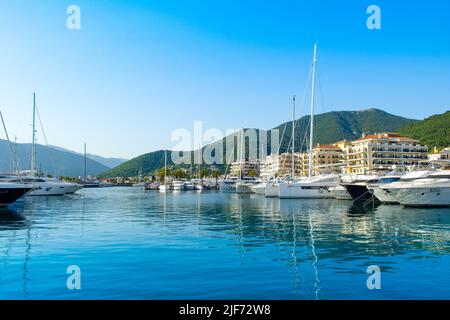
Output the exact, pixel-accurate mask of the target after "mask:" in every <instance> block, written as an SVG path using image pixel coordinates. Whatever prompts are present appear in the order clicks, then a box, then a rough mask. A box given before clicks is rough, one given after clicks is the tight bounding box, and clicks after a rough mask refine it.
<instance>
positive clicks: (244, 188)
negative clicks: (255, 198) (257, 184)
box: [236, 183, 255, 194]
mask: <svg viewBox="0 0 450 320" xmlns="http://www.w3.org/2000/svg"><path fill="white" fill-rule="evenodd" d="M253 186H254V185H253V184H249V183H237V184H236V193H240V194H251V193H255V192H254V191H253V189H252V187H253Z"/></svg>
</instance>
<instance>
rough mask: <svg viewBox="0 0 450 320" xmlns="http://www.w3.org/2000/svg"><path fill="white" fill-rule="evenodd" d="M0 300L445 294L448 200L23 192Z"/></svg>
mask: <svg viewBox="0 0 450 320" xmlns="http://www.w3.org/2000/svg"><path fill="white" fill-rule="evenodd" d="M70 265H77V266H79V268H80V270H81V289H80V290H69V289H67V287H66V280H67V277H68V276H69V275H68V274H67V273H66V269H67V267H68V266H70ZM370 265H378V266H379V267H380V268H381V289H380V290H369V289H368V288H367V285H366V282H367V278H368V276H369V275H368V274H367V267H368V266H370ZM0 298H2V299H449V298H450V209H403V208H402V207H400V206H380V207H378V208H376V209H375V210H374V211H363V210H360V209H358V208H354V207H352V206H351V202H347V201H336V200H279V199H266V198H264V197H260V196H257V195H251V196H248V195H247V196H245V195H235V194H221V193H215V192H205V193H196V192H186V193H168V194H167V195H162V194H159V193H158V192H154V191H147V192H146V191H143V190H138V189H134V188H105V189H86V190H82V191H80V194H79V195H72V196H67V197H53V198H32V199H26V200H25V201H24V202H22V203H19V204H17V205H15V206H14V207H12V208H10V209H8V210H5V209H3V210H1V211H0Z"/></svg>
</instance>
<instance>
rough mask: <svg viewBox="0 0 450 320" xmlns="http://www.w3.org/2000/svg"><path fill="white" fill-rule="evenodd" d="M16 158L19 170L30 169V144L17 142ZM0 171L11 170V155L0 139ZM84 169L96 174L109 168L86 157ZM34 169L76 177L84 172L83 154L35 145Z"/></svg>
mask: <svg viewBox="0 0 450 320" xmlns="http://www.w3.org/2000/svg"><path fill="white" fill-rule="evenodd" d="M16 150H17V151H16V152H17V160H18V165H19V168H20V170H29V169H30V154H31V144H26V143H25V144H17V149H16ZM0 154H1V155H2V156H1V157H0V172H2V173H8V172H11V171H12V156H11V151H10V148H9V145H8V142H7V141H5V140H0ZM86 164H87V165H86V169H87V170H86V171H87V174H88V175H91V176H97V175H98V174H99V173H102V172H105V171H106V170H108V169H110V168H108V167H107V166H105V165H103V164H101V163H98V162H96V161H94V160H92V159H89V158H88V159H87V162H86ZM36 167H37V168H36V169H37V170H40V171H41V172H42V173H44V174H51V175H53V176H70V177H78V176H83V174H84V156H83V155H80V154H77V153H75V152H73V151H68V150H66V151H64V150H61V149H56V148H54V147H47V146H43V145H39V144H37V145H36Z"/></svg>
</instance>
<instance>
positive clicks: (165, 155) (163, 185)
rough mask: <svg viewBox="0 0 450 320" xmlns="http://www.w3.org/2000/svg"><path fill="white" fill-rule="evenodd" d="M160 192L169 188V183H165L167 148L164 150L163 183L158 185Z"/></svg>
mask: <svg viewBox="0 0 450 320" xmlns="http://www.w3.org/2000/svg"><path fill="white" fill-rule="evenodd" d="M158 189H159V191H160V192H161V193H165V192H167V191H169V190H170V184H167V150H165V151H164V183H163V184H162V185H160V186H159V187H158Z"/></svg>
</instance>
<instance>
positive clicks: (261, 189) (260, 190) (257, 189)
mask: <svg viewBox="0 0 450 320" xmlns="http://www.w3.org/2000/svg"><path fill="white" fill-rule="evenodd" d="M266 184H267V183H265V182H264V183H258V184H255V185H254V186H252V190H253V192H254V193H256V194H261V195H265V194H266Z"/></svg>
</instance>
